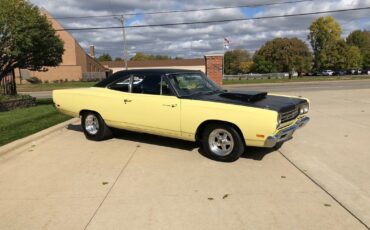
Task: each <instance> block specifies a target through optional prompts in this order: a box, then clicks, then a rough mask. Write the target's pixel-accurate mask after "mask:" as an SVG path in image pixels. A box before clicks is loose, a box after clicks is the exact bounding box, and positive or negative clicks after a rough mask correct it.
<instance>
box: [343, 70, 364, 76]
mask: <svg viewBox="0 0 370 230" xmlns="http://www.w3.org/2000/svg"><path fill="white" fill-rule="evenodd" d="M362 72H363V71H362V70H360V69H350V70H348V71H347V73H348V74H350V75H361V74H362Z"/></svg>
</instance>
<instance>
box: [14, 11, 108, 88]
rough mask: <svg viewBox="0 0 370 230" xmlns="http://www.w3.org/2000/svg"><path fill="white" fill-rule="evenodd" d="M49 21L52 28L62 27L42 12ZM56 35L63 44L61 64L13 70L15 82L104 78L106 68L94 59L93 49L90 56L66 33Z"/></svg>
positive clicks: (60, 32)
mask: <svg viewBox="0 0 370 230" xmlns="http://www.w3.org/2000/svg"><path fill="white" fill-rule="evenodd" d="M43 13H44V14H45V15H46V16H47V17H48V18H49V20H50V23H51V24H52V26H53V28H54V29H56V30H58V29H63V27H62V26H61V25H60V24H59V23H58V22H57V21H56V20H55V19H52V16H50V15H49V13H48V12H46V11H44V12H43ZM57 34H58V35H59V37H60V38H61V40H62V41H63V42H64V49H65V51H64V55H63V61H62V63H61V64H60V65H59V66H57V67H45V68H43V70H41V71H29V70H23V69H22V70H15V75H16V79H17V82H18V83H19V82H20V81H22V80H23V81H24V80H25V79H27V78H29V77H37V78H39V79H41V80H42V81H43V82H45V81H49V82H52V81H55V80H66V79H67V80H68V81H79V80H81V79H82V78H83V77H84V76H87V77H89V76H95V77H105V76H106V71H107V70H106V68H105V67H104V66H103V65H102V64H100V63H99V62H98V61H97V60H96V59H95V57H94V55H95V54H94V47H93V46H92V47H91V49H90V55H88V54H86V53H85V51H84V49H83V48H82V47H81V46H80V45H79V44H78V42H77V41H76V40H75V39H74V38H73V36H72V35H71V34H70V33H69V32H67V31H57Z"/></svg>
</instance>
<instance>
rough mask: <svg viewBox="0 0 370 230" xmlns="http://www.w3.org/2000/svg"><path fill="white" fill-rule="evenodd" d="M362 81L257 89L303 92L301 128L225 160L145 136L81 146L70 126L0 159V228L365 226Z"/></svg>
mask: <svg viewBox="0 0 370 230" xmlns="http://www.w3.org/2000/svg"><path fill="white" fill-rule="evenodd" d="M368 83H370V81H368V82H366V83H363V84H360V85H361V87H357V86H356V87H353V85H352V84H351V82H348V83H345V84H348V85H347V87H345V85H344V86H343V83H341V87H340V88H338V89H332V88H330V89H328V86H325V87H315V89H311V90H308V89H307V87H304V86H302V85H299V86H295V87H294V88H292V87H290V88H289V89H287V88H286V87H285V86H284V87H280V88H279V86H275V87H274V88H269V87H270V86H266V88H267V89H268V90H269V91H272V92H280V93H283V94H288V95H300V96H304V97H308V98H309V99H310V100H311V103H312V107H311V113H310V117H311V123H310V124H308V125H307V126H306V127H305V128H304V129H302V130H300V131H297V133H296V134H295V138H294V139H293V140H291V141H290V142H288V143H286V144H285V145H284V146H283V147H282V148H281V149H280V150H279V151H271V150H263V149H253V148H252V149H251V148H249V149H248V150H247V152H246V153H245V154H244V155H243V157H242V158H241V159H240V160H238V161H237V162H234V163H230V164H227V163H219V162H214V161H211V160H209V159H207V158H205V157H203V156H202V155H201V154H200V153H199V149H198V147H197V146H196V145H194V144H193V143H189V142H184V141H179V140H173V139H168V138H162V137H156V136H151V135H143V134H135V133H129V132H120V133H119V135H118V136H117V137H116V138H114V139H112V140H108V141H105V142H99V143H95V142H90V141H87V140H86V139H85V138H84V136H83V133H82V132H81V129H80V128H79V126H78V124H77V123H75V124H71V125H69V126H68V127H67V128H64V129H61V130H58V131H56V132H54V133H52V134H51V135H49V136H47V137H44V138H41V139H38V140H36V141H34V142H32V143H30V144H28V145H26V146H23V147H21V148H19V149H17V150H13V151H11V152H8V153H6V154H3V155H1V156H0V229H368V226H370V180H369V178H370V168H369V165H370V145H369V140H370V138H369V137H370V97H369V96H370V87H364V85H366V84H368ZM356 84H357V83H356ZM235 87H237V88H238V89H241V88H240V87H239V86H235ZM333 87H335V86H333ZM243 88H247V89H253V86H248V87H243ZM256 88H258V90H261V89H263V86H258V87H256Z"/></svg>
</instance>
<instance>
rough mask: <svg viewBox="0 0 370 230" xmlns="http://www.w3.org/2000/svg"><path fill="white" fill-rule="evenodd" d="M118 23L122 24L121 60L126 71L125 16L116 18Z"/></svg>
mask: <svg viewBox="0 0 370 230" xmlns="http://www.w3.org/2000/svg"><path fill="white" fill-rule="evenodd" d="M117 19H118V20H119V21H120V23H121V24H122V36H123V60H124V62H125V69H126V70H128V66H127V60H128V52H127V41H126V29H125V16H124V15H122V16H121V17H119V18H117Z"/></svg>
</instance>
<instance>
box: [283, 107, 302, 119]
mask: <svg viewBox="0 0 370 230" xmlns="http://www.w3.org/2000/svg"><path fill="white" fill-rule="evenodd" d="M298 115H299V110H298V108H294V109H293V110H290V111H288V112H284V113H282V114H281V123H285V122H288V121H291V120H294V119H296V118H297V117H298Z"/></svg>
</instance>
